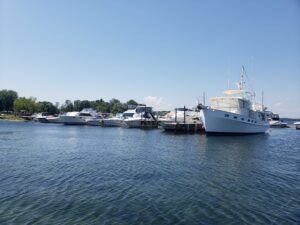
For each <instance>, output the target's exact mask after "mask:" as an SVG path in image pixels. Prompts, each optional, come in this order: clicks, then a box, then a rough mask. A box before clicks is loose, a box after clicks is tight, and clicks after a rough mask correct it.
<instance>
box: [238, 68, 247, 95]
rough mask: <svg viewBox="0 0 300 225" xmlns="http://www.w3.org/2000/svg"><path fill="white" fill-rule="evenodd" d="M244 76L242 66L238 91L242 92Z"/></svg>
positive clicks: (244, 72)
mask: <svg viewBox="0 0 300 225" xmlns="http://www.w3.org/2000/svg"><path fill="white" fill-rule="evenodd" d="M244 74H246V71H245V67H244V66H242V73H241V80H240V82H239V89H240V90H244V85H245V81H244Z"/></svg>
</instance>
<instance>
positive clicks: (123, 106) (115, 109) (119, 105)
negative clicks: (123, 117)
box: [111, 102, 127, 114]
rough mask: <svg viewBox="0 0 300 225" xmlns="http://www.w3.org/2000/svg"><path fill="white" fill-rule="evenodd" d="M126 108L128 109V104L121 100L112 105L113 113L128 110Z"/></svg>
mask: <svg viewBox="0 0 300 225" xmlns="http://www.w3.org/2000/svg"><path fill="white" fill-rule="evenodd" d="M126 109H127V105H126V104H122V103H121V102H119V103H115V104H114V105H113V106H112V109H111V113H113V114H116V113H121V112H124V111H126Z"/></svg>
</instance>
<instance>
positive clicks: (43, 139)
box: [0, 122, 300, 225]
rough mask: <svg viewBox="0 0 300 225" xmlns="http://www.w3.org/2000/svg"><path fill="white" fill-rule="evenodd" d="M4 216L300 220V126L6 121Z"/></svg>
mask: <svg viewBox="0 0 300 225" xmlns="http://www.w3.org/2000/svg"><path fill="white" fill-rule="evenodd" d="M0 224H130V225H131V224H214V225H215V224H300V131H299V130H298V131H297V130H295V129H272V130H271V131H270V132H269V133H267V134H263V135H252V136H237V137H233V136H231V137H221V136H206V135H199V134H195V135H175V134H170V133H165V132H163V131H162V130H160V129H158V130H138V129H122V128H101V127H86V126H64V125H55V124H40V123H17V122H0Z"/></svg>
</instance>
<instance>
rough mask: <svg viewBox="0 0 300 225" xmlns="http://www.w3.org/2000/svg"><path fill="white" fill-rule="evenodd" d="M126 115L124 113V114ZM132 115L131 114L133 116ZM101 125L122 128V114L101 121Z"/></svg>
mask: <svg viewBox="0 0 300 225" xmlns="http://www.w3.org/2000/svg"><path fill="white" fill-rule="evenodd" d="M124 113H125V114H126V112H124ZM133 114H134V113H132V115H133ZM101 125H102V126H104V127H122V126H124V125H125V124H124V116H123V113H117V114H116V116H114V117H111V118H107V119H103V120H102V121H101Z"/></svg>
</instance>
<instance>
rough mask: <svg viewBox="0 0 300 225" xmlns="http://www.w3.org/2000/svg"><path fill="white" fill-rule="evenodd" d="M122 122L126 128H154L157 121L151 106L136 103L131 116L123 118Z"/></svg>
mask: <svg viewBox="0 0 300 225" xmlns="http://www.w3.org/2000/svg"><path fill="white" fill-rule="evenodd" d="M124 124H125V125H126V127H128V128H156V127H157V126H158V121H157V119H156V118H155V116H154V114H153V111H152V107H147V106H146V105H138V106H137V107H136V108H135V110H134V114H133V115H132V117H127V118H125V119H124Z"/></svg>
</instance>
